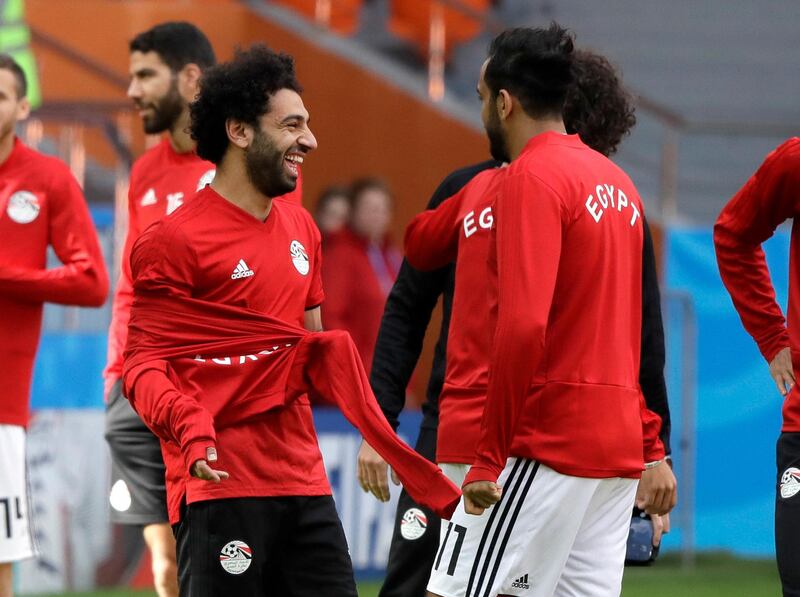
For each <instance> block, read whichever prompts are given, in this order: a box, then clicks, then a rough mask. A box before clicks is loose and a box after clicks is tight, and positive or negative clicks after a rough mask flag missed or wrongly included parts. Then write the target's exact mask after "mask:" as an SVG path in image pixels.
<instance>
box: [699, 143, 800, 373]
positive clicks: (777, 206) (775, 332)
mask: <svg viewBox="0 0 800 597" xmlns="http://www.w3.org/2000/svg"><path fill="white" fill-rule="evenodd" d="M798 189H800V139H793V140H790V141H788V142H786V143H784V144H783V145H781V146H780V147H778V148H777V149H776V150H775V151H773V152H772V153H771V154H770V155H769V156H767V158H766V160H765V161H764V163H763V164H762V165H761V167H760V168H759V169H758V171H757V172H756V173H755V174H754V175H753V176H752V178H750V180H748V181H747V183H746V184H745V185H744V186H743V187H742V188H741V190H740V191H739V192H738V193H736V195H734V197H733V199H731V201H730V202H729V203H728V204H727V205H726V206H725V209H723V210H722V213H721V214H720V216H719V219H717V223H716V225H715V226H714V246H715V247H716V251H717V264H718V265H719V272H720V275H721V276H722V281H723V282H724V284H725V287H726V288H727V289H728V292H729V293H730V295H731V298H732V299H733V304H734V306H735V307H736V310H737V311H738V312H739V317H741V319H742V323H743V324H744V327H745V329H746V330H747V331H748V333H749V334H750V335H751V336H752V337H753V339H754V340H755V341H756V343H757V344H758V348H759V350H760V351H761V354H763V355H764V358H765V359H767V361H771V360H772V359H773V358H774V357H775V355H776V354H777V353H778V352H780V351H781V350H782V349H783V348H786V347H788V346H789V335H788V333H787V331H786V321H785V320H784V317H783V313H782V312H781V308H780V307H779V306H778V303H777V301H776V300H775V290H774V289H773V287H772V282H771V280H770V276H769V270H768V269H767V263H766V260H765V257H764V251H763V250H762V249H761V243H763V242H764V241H765V240H767V239H768V238H769V237H771V236H772V234H773V233H774V232H775V229H776V228H777V227H778V226H779V225H780V224H781V223H782V222H783V221H785V220H786V219H788V218H791V217H793V216H794V215H795V214H796V213H797V211H798V206H799V205H800V191H799V190H798Z"/></svg>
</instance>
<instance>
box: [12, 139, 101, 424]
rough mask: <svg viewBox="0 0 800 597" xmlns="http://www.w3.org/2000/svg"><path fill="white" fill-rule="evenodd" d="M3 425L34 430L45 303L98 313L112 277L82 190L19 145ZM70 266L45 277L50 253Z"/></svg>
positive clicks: (54, 162) (60, 168)
mask: <svg viewBox="0 0 800 597" xmlns="http://www.w3.org/2000/svg"><path fill="white" fill-rule="evenodd" d="M0 238H2V239H3V240H2V242H1V243H0V379H1V380H3V391H2V393H0V424H5V425H21V426H25V425H27V424H28V408H29V400H30V386H31V376H32V372H33V362H34V357H35V355H36V348H37V346H38V344H39V335H40V332H41V327H42V307H43V303H45V302H51V303H61V304H65V305H81V306H90V307H99V306H100V305H102V304H103V302H104V301H105V299H106V295H107V294H108V273H107V272H106V267H105V263H104V261H103V254H102V253H101V251H100V245H99V244H98V242H97V234H96V233H95V230H94V225H93V224H92V219H91V216H90V215H89V209H88V207H87V206H86V202H85V201H84V198H83V192H82V191H81V188H80V186H78V182H77V181H76V180H75V178H74V177H73V176H72V173H71V172H70V171H69V168H67V166H66V165H65V164H64V163H63V162H61V161H60V160H58V159H56V158H53V157H49V156H45V155H42V154H40V153H38V152H36V151H33V150H32V149H30V148H28V147H26V146H25V145H24V144H23V143H22V142H21V141H19V139H16V140H15V141H14V147H13V149H12V150H11V154H10V155H9V157H8V158H7V159H6V160H5V162H3V163H2V164H0ZM48 245H51V246H52V247H53V249H54V250H55V252H56V255H57V256H58V258H59V259H60V260H61V263H62V264H63V265H62V266H61V267H56V268H53V269H46V266H47V246H48Z"/></svg>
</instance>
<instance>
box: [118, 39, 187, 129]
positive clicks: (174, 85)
mask: <svg viewBox="0 0 800 597" xmlns="http://www.w3.org/2000/svg"><path fill="white" fill-rule="evenodd" d="M130 77H131V82H130V85H128V97H129V98H131V99H132V100H133V103H134V105H135V106H136V108H137V109H138V110H139V115H140V116H141V117H142V124H143V126H144V131H145V132H146V133H147V134H149V135H155V134H158V133H162V132H164V131H167V130H170V129H171V128H172V126H173V125H174V124H175V122H176V121H177V120H178V118H179V117H180V115H181V113H182V112H183V111H184V110H185V109H186V102H185V100H184V99H183V97H182V96H181V93H180V91H179V89H178V75H177V74H175V73H173V72H172V70H171V69H170V67H169V66H167V64H166V63H164V61H162V60H161V57H160V56H159V55H158V54H157V53H156V52H139V51H134V52H131V56H130Z"/></svg>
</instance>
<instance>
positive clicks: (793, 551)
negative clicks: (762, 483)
mask: <svg viewBox="0 0 800 597" xmlns="http://www.w3.org/2000/svg"><path fill="white" fill-rule="evenodd" d="M777 464H778V482H777V494H776V497H775V552H776V555H777V558H778V572H779V573H780V576H781V584H782V585H783V595H784V597H800V433H781V436H780V437H779V438H778V446H777ZM793 469H794V470H793Z"/></svg>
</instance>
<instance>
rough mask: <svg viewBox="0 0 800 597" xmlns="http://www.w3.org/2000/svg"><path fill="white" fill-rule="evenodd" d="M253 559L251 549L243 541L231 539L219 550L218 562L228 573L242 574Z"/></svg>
mask: <svg viewBox="0 0 800 597" xmlns="http://www.w3.org/2000/svg"><path fill="white" fill-rule="evenodd" d="M252 561H253V550H252V549H250V546H249V545H247V543H245V542H244V541H231V542H230V543H228V544H227V545H226V546H225V547H223V548H222V551H220V552H219V563H220V564H221V565H222V569H223V570H225V572H227V573H228V574H242V573H244V572H245V571H247V569H248V568H249V567H250V562H252Z"/></svg>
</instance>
